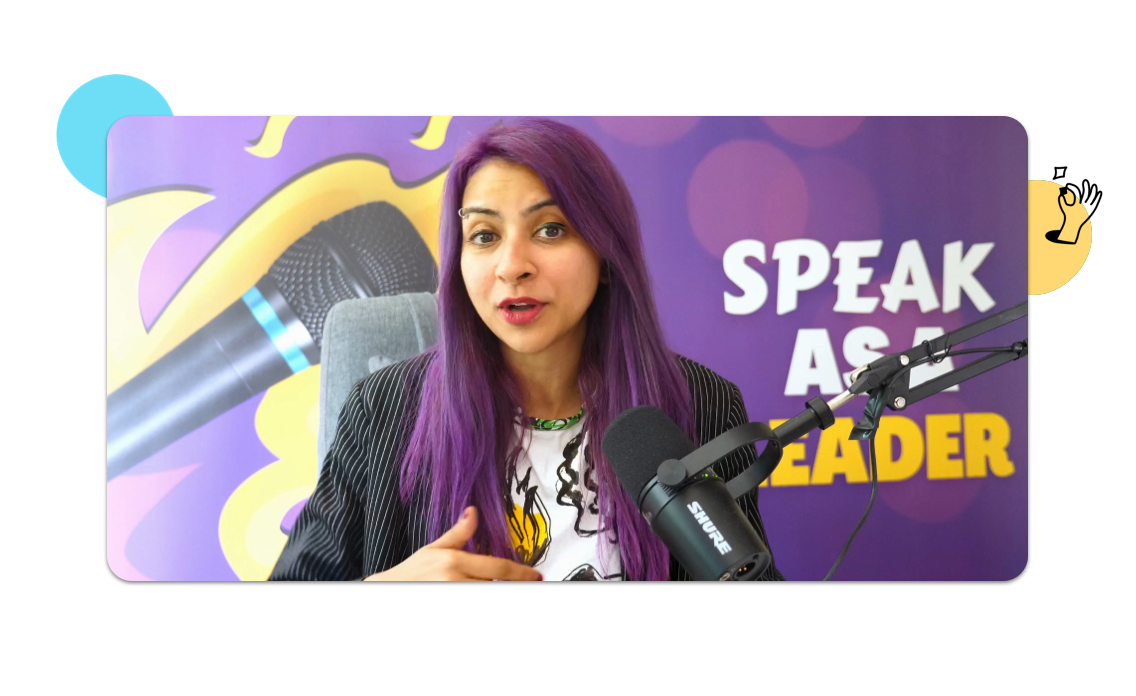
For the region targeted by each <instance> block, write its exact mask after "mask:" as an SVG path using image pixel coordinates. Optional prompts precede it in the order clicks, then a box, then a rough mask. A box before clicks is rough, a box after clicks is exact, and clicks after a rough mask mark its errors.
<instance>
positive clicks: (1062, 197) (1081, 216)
mask: <svg viewBox="0 0 1136 696" xmlns="http://www.w3.org/2000/svg"><path fill="white" fill-rule="evenodd" d="M1068 192H1069V190H1068V188H1066V187H1064V186H1062V187H1061V191H1060V192H1059V193H1058V207H1060V208H1061V219H1062V223H1061V228H1060V229H1051V230H1049V232H1046V233H1045V238H1046V240H1049V241H1050V242H1053V243H1054V244H1076V243H1077V240H1079V238H1080V228H1081V227H1084V226H1085V223H1087V221H1088V211H1087V210H1085V206H1084V204H1081V207H1080V208H1075V206H1076V204H1077V195H1076V194H1074V193H1069V195H1071V196H1072V202H1071V203H1070V202H1068V201H1066V194H1067V193H1068ZM1067 210H1068V211H1069V212H1068V215H1066V211H1067ZM1070 218H1072V219H1071V221H1070ZM1075 226H1076V228H1077V233H1076V236H1074V238H1072V240H1069V236H1070V235H1072V234H1074V233H1072V232H1071V230H1072V228H1074V227H1075ZM1066 227H1068V228H1069V229H1070V232H1069V233H1066V234H1064V238H1061V235H1062V233H1064V229H1066Z"/></svg>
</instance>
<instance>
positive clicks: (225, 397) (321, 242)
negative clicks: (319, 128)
mask: <svg viewBox="0 0 1136 696" xmlns="http://www.w3.org/2000/svg"><path fill="white" fill-rule="evenodd" d="M436 289H437V268H436V266H435V264H434V258H433V256H431V254H430V250H429V249H428V248H427V246H426V243H425V242H423V241H422V238H421V237H420V236H419V234H418V232H417V230H415V228H414V225H413V224H411V222H410V220H408V219H407V218H406V216H405V215H403V213H402V211H400V210H399V209H398V208H396V207H394V206H393V205H391V204H390V203H386V202H382V201H380V202H375V203H367V204H365V205H361V206H358V207H356V208H352V209H351V210H348V211H346V212H343V213H340V214H339V215H336V216H335V217H333V218H331V219H329V220H325V221H323V222H321V223H319V224H318V225H316V226H315V227H313V228H312V229H311V231H310V232H308V233H307V234H305V235H304V236H303V237H301V238H299V239H298V240H296V241H295V242H294V243H293V244H292V246H290V247H288V249H287V250H286V251H285V252H284V253H283V254H282V255H281V256H280V258H279V259H277V260H276V262H275V263H273V264H272V267H271V268H269V270H268V273H266V274H265V275H264V277H263V278H261V279H260V280H259V281H257V283H256V285H254V286H253V287H252V288H250V289H249V291H248V292H246V293H245V294H244V296H243V297H241V299H239V300H237V301H236V302H234V303H233V304H232V305H230V306H229V308H228V309H226V310H225V311H223V312H221V313H220V314H219V315H217V317H215V318H214V319H213V320H212V321H210V322H209V323H208V324H206V325H205V326H203V327H201V328H200V329H198V330H197V332H196V333H194V334H193V335H192V336H190V337H189V338H187V339H186V340H185V341H184V342H182V343H181V344H180V345H178V346H177V347H176V348H174V349H173V350H171V351H170V352H169V353H167V354H166V355H164V356H162V358H160V359H159V360H158V361H157V362H155V363H154V364H152V365H150V366H149V367H147V368H146V369H145V370H143V371H142V372H141V373H139V374H138V375H137V376H135V377H134V378H133V379H131V380H130V381H129V382H127V383H126V384H124V385H122V386H121V387H119V388H118V389H117V390H115V391H114V393H112V394H110V396H108V397H107V479H108V480H109V479H112V478H114V477H115V476H118V475H119V474H121V473H122V472H123V471H126V470H127V469H129V468H130V467H132V466H134V465H135V464H137V463H139V462H141V461H142V460H144V459H146V458H147V457H149V456H150V455H152V454H154V453H155V452H157V451H159V450H161V449H162V448H163V447H165V446H166V445H168V444H170V443H172V442H174V441H175V440H177V439H178V438H180V437H182V436H183V435H186V434H187V433H190V432H192V431H193V430H196V429H197V428H199V427H201V426H202V425H204V424H206V423H208V422H209V421H211V420H213V419H214V418H216V417H217V416H219V415H221V414H222V413H225V412H226V411H228V410H229V409H231V408H233V407H235V406H237V405H239V404H241V403H243V402H244V401H246V400H248V399H250V398H252V397H253V396H256V395H257V394H259V393H261V392H262V391H264V390H265V389H268V388H269V387H271V386H272V385H274V384H276V383H277V382H280V381H281V380H283V379H285V378H287V377H290V376H291V375H293V374H295V373H297V372H300V371H301V370H304V369H307V368H308V367H310V366H311V365H315V364H318V363H319V361H320V346H321V345H322V344H323V322H324V319H325V318H326V317H327V313H328V311H329V310H330V309H331V307H332V306H333V305H335V304H336V303H338V302H341V301H343V300H348V299H353V298H357V297H375V296H380V295H396V294H401V293H407V292H434V291H435V290H436Z"/></svg>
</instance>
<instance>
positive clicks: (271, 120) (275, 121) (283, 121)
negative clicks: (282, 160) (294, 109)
mask: <svg viewBox="0 0 1136 696" xmlns="http://www.w3.org/2000/svg"><path fill="white" fill-rule="evenodd" d="M294 118H296V117H295V116H269V117H268V121H267V122H265V124H264V132H263V133H261V134H260V140H257V141H256V145H249V146H248V147H246V148H245V151H246V152H248V153H249V154H250V155H256V156H257V157H264V158H269V157H275V156H276V155H278V154H280V148H281V147H282V146H283V145H284V134H285V133H287V132H288V126H290V125H292V119H294Z"/></svg>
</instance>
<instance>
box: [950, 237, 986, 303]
mask: <svg viewBox="0 0 1136 696" xmlns="http://www.w3.org/2000/svg"><path fill="white" fill-rule="evenodd" d="M993 248H994V243H993V242H986V243H984V244H975V245H973V246H971V247H970V249H969V250H968V251H967V252H966V256H963V253H962V242H951V243H950V244H947V245H946V246H944V247H943V311H944V312H953V311H955V310H956V309H958V308H959V306H960V305H961V304H962V292H961V291H963V290H965V291H966V296H967V297H969V298H970V301H971V302H973V303H974V306H975V307H976V308H977V309H978V311H980V312H985V311H986V310H988V309H990V308H991V307H993V306H994V298H993V297H990V293H988V292H986V288H984V287H982V284H981V283H979V282H978V280H977V279H976V278H975V277H974V272H975V271H976V270H978V267H979V266H980V265H982V261H983V260H984V259H985V258H986V256H987V255H988V254H989V253H990V250H991V249H993Z"/></svg>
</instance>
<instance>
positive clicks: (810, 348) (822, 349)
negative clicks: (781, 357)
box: [785, 329, 844, 396]
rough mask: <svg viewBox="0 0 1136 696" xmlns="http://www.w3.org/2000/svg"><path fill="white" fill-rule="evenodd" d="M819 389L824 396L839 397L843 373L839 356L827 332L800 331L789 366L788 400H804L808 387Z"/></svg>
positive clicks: (842, 388) (786, 389)
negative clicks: (797, 397) (790, 398)
mask: <svg viewBox="0 0 1136 696" xmlns="http://www.w3.org/2000/svg"><path fill="white" fill-rule="evenodd" d="M812 386H819V387H820V393H821V394H839V393H840V392H842V391H844V387H842V386H841V384H840V369H839V368H838V367H837V366H836V354H835V353H833V352H832V342H831V341H829V340H828V329H800V330H799V331H797V343H796V345H794V346H793V357H792V358H791V360H790V362H789V377H788V379H786V380H785V396H803V395H805V394H807V393H808V391H809V387H812Z"/></svg>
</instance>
